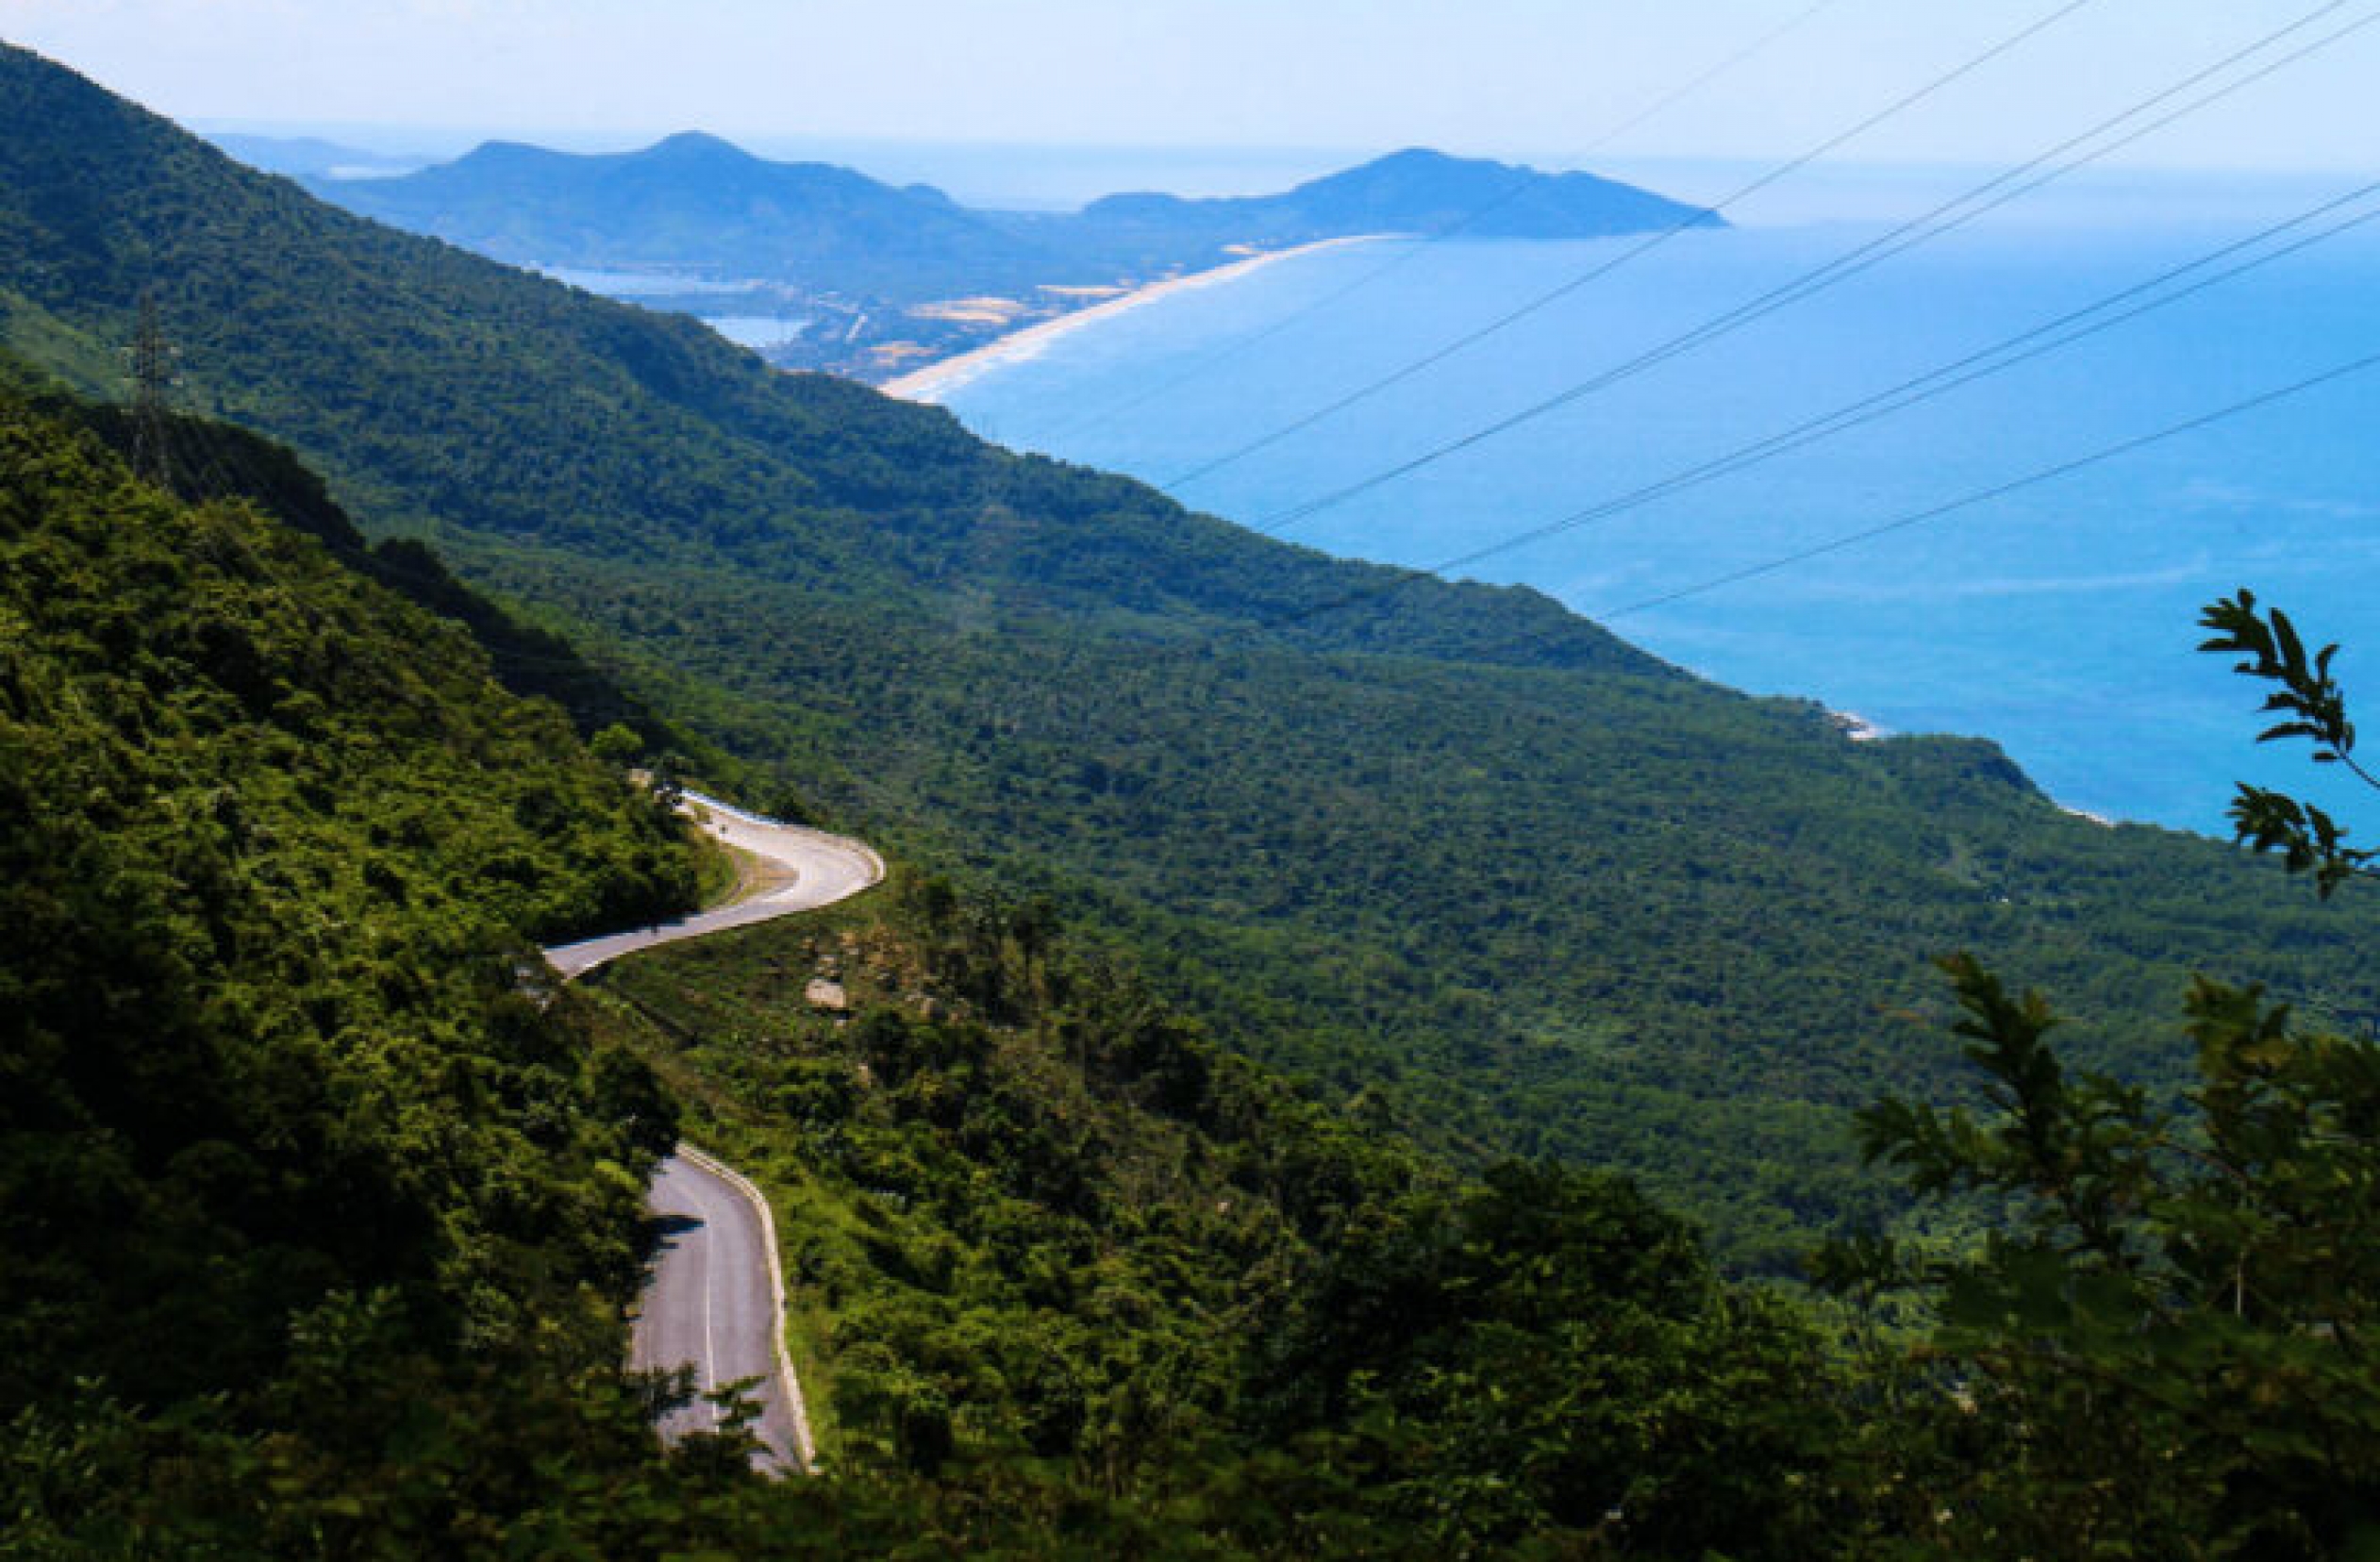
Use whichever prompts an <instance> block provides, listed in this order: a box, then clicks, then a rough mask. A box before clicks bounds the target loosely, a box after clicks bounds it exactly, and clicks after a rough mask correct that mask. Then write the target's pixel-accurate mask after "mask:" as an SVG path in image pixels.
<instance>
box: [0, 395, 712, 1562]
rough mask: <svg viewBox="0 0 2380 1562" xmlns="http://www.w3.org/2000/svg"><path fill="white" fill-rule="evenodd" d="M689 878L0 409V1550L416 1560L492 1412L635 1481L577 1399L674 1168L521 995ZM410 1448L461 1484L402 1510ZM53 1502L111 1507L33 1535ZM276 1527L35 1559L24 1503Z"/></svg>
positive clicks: (264, 570) (412, 672) (621, 1412)
mask: <svg viewBox="0 0 2380 1562" xmlns="http://www.w3.org/2000/svg"><path fill="white" fill-rule="evenodd" d="M693 876H694V874H693V861H692V857H691V854H690V853H689V851H688V850H687V848H686V845H685V843H684V841H683V840H682V839H681V838H680V836H679V833H678V830H677V828H676V826H675V825H674V823H673V822H671V821H670V820H668V819H667V818H666V817H665V816H664V815H663V814H662V813H661V811H660V810H658V809H657V808H656V807H655V806H654V805H653V804H652V802H651V801H650V800H649V799H648V798H646V797H644V796H642V795H641V794H640V793H638V792H637V791H636V790H634V789H632V788H630V787H629V786H628V785H627V784H626V782H625V781H624V778H623V777H621V776H620V775H619V774H618V773H616V772H614V771H612V770H611V769H609V768H608V767H607V766H605V765H603V764H600V763H598V762H597V761H595V760H594V759H593V758H591V756H589V755H588V754H587V753H586V751H585V750H583V749H581V748H579V747H578V746H577V744H576V743H575V741H574V739H573V738H572V736H571V734H570V731H569V728H568V726H567V724H566V723H564V722H563V720H562V718H561V716H560V714H559V713H558V711H556V710H555V709H554V708H553V707H551V706H544V705H533V704H529V703H525V702H523V701H520V700H517V699H515V698H513V697H511V696H509V695H508V694H506V693H505V692H504V691H503V690H500V689H499V688H497V687H496V686H495V685H494V684H493V683H492V682H491V679H490V677H489V670H488V664H487V661H486V658H485V657H484V656H483V655H482V654H481V653H480V652H479V650H478V648H477V647H475V646H474V644H473V643H472V642H471V640H469V638H468V637H467V636H466V635H464V634H463V633H462V632H461V631H460V630H459V629H458V628H457V627H456V626H454V625H453V624H450V623H443V622H441V621H440V620H437V619H435V618H433V617H432V616H430V615H429V614H427V613H424V612H423V611H422V610H421V609H419V608H417V607H412V606H410V605H409V604H407V603H406V602H404V601H403V600H402V599H400V598H398V597H396V596H395V595H393V594H392V593H391V592H389V591H387V590H383V589H382V588H380V587H378V586H376V585H374V583H373V582H371V581H370V580H368V579H366V578H364V577H363V576H361V575H359V574H357V573H354V572H353V571H351V570H349V569H347V568H345V567H344V566H342V565H341V564H340V563H339V562H338V561H337V560H336V559H335V558H334V557H332V556H331V555H330V554H329V552H328V551H327V550H325V548H324V547H323V546H321V545H320V544H318V543H317V542H316V541H314V540H312V539H310V538H308V537H306V536H304V535H302V534H300V533H298V532H296V531H294V530H292V529H291V528H289V527H286V526H284V525H282V524H280V523H277V522H275V521H272V520H270V519H269V518H266V517H264V516H262V515H259V514H258V513H257V512H256V511H255V510H254V509H253V508H251V507H247V506H245V505H241V504H236V503H229V502H216V503H209V504H206V505H201V506H195V507H192V506H183V505H180V504H177V503H175V502H174V501H173V500H171V499H170V498H168V497H166V496H164V495H162V494H159V493H158V492H156V491H154V490H149V489H147V488H145V487H144V486H142V485H140V484H138V483H136V482H134V481H133V480H132V479H131V477H130V476H129V474H127V473H126V472H125V470H124V468H123V467H122V466H121V464H120V463H118V462H117V461H116V460H115V459H114V457H112V456H111V455H110V454H109V453H108V451H107V450H106V449H105V448H104V446H102V445H101V444H100V442H99V441H98V440H95V439H93V438H92V436H91V435H90V434H89V433H88V432H86V431H85V430H84V429H82V428H81V427H79V426H78V425H77V424H76V423H75V421H74V420H71V419H66V418H60V417H58V416H56V415H54V414H52V413H50V412H46V411H43V410H41V409H38V408H35V407H30V406H28V405H27V404H26V403H25V402H24V401H22V400H21V399H19V398H18V397H17V396H16V395H15V394H14V393H13V392H8V391H0V925H5V926H6V927H7V929H8V938H7V939H6V940H5V942H4V943H0V1241H5V1243H6V1246H7V1250H8V1253H9V1255H11V1256H10V1261H9V1263H8V1265H7V1266H6V1267H5V1272H0V1400H5V1402H6V1403H7V1404H8V1406H9V1413H8V1418H7V1421H6V1423H5V1425H0V1446H4V1447H5V1449H6V1453H5V1454H0V1466H7V1467H8V1469H9V1470H10V1472H11V1473H10V1474H9V1476H8V1487H9V1491H8V1511H9V1514H10V1520H9V1524H10V1540H11V1543H12V1547H13V1546H14V1545H15V1544H16V1543H18V1542H22V1543H23V1545H24V1546H25V1548H26V1549H27V1550H28V1553H29V1554H140V1553H141V1552H143V1551H148V1550H149V1549H150V1548H152V1547H155V1548H158V1550H157V1551H156V1552H155V1554H226V1555H229V1554H239V1555H247V1554H255V1553H257V1552H258V1551H263V1550H268V1549H273V1547H274V1543H275V1539H276V1537H277V1538H279V1539H281V1540H285V1541H287V1542H288V1543H289V1544H290V1547H291V1550H292V1551H295V1550H297V1549H299V1548H300V1546H301V1545H304V1546H306V1548H307V1549H308V1550H311V1551H312V1553H313V1554H324V1553H325V1549H327V1550H328V1551H330V1552H332V1553H336V1552H338V1551H339V1550H340V1549H341V1547H343V1546H344V1545H345V1544H347V1541H346V1540H345V1539H343V1538H338V1537H346V1536H349V1535H351V1534H353V1533H355V1532H358V1531H364V1530H367V1529H369V1528H372V1527H374V1523H373V1521H372V1520H370V1519H369V1518H368V1516H367V1513H366V1510H365V1508H364V1507H363V1506H362V1505H360V1504H361V1503H363V1502H369V1503H371V1504H379V1507H378V1514H379V1517H380V1519H381V1520H385V1521H386V1522H387V1523H388V1525H389V1527H388V1529H387V1531H386V1533H385V1535H384V1537H383V1543H385V1544H389V1545H393V1546H396V1547H398V1548H399V1549H406V1548H408V1547H410V1548H412V1549H415V1550H417V1551H420V1552H444V1551H447V1550H448V1547H449V1545H450V1544H451V1543H452V1540H451V1537H441V1535H440V1534H436V1533H424V1532H421V1531H417V1530H410V1529H408V1528H407V1527H405V1526H404V1525H402V1524H400V1523H397V1522H396V1521H395V1520H394V1518H393V1515H392V1511H391V1510H393V1509H394V1508H396V1507H398V1506H401V1505H402V1504H404V1503H405V1502H407V1501H408V1500H409V1499H410V1498H418V1497H428V1496H430V1494H431V1493H433V1492H435V1493H436V1495H435V1498H434V1499H433V1501H434V1503H435V1504H439V1505H440V1511H441V1514H443V1515H445V1516H449V1517H451V1516H452V1515H453V1514H455V1513H457V1512H467V1511H468V1510H469V1509H470V1508H471V1507H472V1506H473V1505H474V1504H476V1503H478V1502H481V1501H483V1500H486V1499H488V1498H489V1497H490V1494H491V1493H492V1492H493V1491H495V1490H498V1489H500V1488H502V1487H504V1486H505V1485H506V1483H507V1482H508V1480H509V1479H510V1478H511V1476H512V1475H513V1474H514V1473H516V1472H517V1467H515V1466H514V1465H512V1463H511V1462H510V1461H511V1460H512V1459H513V1458H514V1456H515V1454H517V1452H518V1451H517V1450H511V1449H508V1448H505V1447H504V1446H502V1445H504V1444H505V1443H506V1441H507V1437H506V1435H505V1434H502V1433H497V1432H495V1431H494V1430H493V1427H492V1424H491V1423H492V1421H494V1420H496V1419H500V1418H492V1417H491V1416H490V1415H489V1411H490V1409H491V1406H494V1405H496V1404H505V1403H509V1404H510V1405H511V1406H512V1413H513V1414H515V1415H517V1416H518V1418H519V1421H520V1423H522V1424H537V1425H539V1426H540V1427H541V1434H542V1435H543V1436H544V1437H548V1438H551V1439H553V1440H554V1442H555V1443H556V1444H557V1445H561V1444H567V1443H568V1442H569V1441H571V1440H572V1439H574V1438H581V1437H583V1438H586V1439H587V1440H588V1442H589V1445H590V1447H589V1452H590V1454H592V1447H593V1445H598V1444H602V1445H607V1446H608V1448H609V1449H610V1454H607V1455H606V1456H607V1457H615V1458H616V1457H619V1456H620V1455H622V1454H626V1455H627V1456H628V1460H629V1461H632V1460H633V1457H634V1455H635V1454H637V1453H638V1452H640V1450H639V1449H638V1445H637V1443H636V1441H635V1440H633V1439H634V1437H635V1434H636V1420H635V1417H634V1415H633V1413H632V1411H631V1410H630V1407H629V1405H628V1403H627V1396H626V1395H625V1393H624V1391H623V1390H619V1389H614V1390H613V1391H612V1393H613V1396H614V1398H615V1399H616V1400H617V1402H618V1403H617V1404H616V1405H615V1407H614V1410H611V1411H598V1410H597V1409H595V1407H594V1405H593V1402H592V1401H589V1402H588V1403H586V1404H578V1403H576V1402H575V1396H576V1393H577V1387H576V1386H577V1384H578V1382H579V1380H580V1377H581V1374H588V1373H592V1372H603V1371H609V1370H610V1367H611V1364H612V1363H613V1362H614V1361H616V1359H617V1326H616V1323H615V1322H614V1321H613V1320H614V1319H616V1316H617V1309H618V1306H619V1305H620V1304H621V1302H622V1301H623V1300H624V1298H625V1297H626V1296H627V1295H628V1294H629V1293H630V1291H631V1289H632V1288H633V1286H634V1282H635V1277H636V1273H637V1265H636V1258H637V1255H636V1253H635V1251H634V1246H633V1243H634V1233H635V1229H636V1226H635V1221H636V1209H637V1193H638V1188H639V1184H640V1181H641V1172H642V1169H643V1167H644V1166H645V1165H646V1164H647V1163H648V1162H649V1160H650V1159H651V1158H652V1157H653V1156H654V1155H657V1154H658V1153H659V1151H660V1150H662V1149H664V1148H666V1147H667V1145H668V1144H669V1143H670V1142H671V1140H672V1138H673V1137H674V1125H673V1122H672V1120H671V1116H670V1114H669V1112H668V1110H667V1108H666V1105H665V1103H664V1102H663V1101H662V1098H661V1097H660V1096H659V1095H658V1093H657V1090H656V1089H655V1088H654V1086H653V1084H652V1081H651V1080H650V1078H649V1076H646V1075H645V1074H644V1072H643V1071H642V1070H641V1068H639V1067H638V1066H637V1065H635V1064H634V1063H633V1062H631V1061H630V1060H629V1059H627V1058H626V1057H625V1056H624V1055H619V1054H616V1053H609V1054H607V1053H603V1052H599V1051H595V1050H592V1049H591V1048H590V1047H589V1046H588V1044H587V1042H588V1039H587V1037H586V1036H585V1034H584V1033H583V1032H582V1031H580V1030H578V1029H576V1028H574V1027H573V1026H570V1025H568V1024H565V1023H563V1022H561V1020H560V1018H559V1017H558V1016H555V1015H551V1014H547V1013H542V1012H541V1010H540V1008H539V1006H538V1005H536V1004H535V1003H533V1002H532V999H531V997H530V995H528V994H526V993H524V992H523V991H522V990H521V989H520V982H521V978H520V974H519V972H521V971H522V970H523V969H524V962H529V961H533V960H534V957H535V956H534V949H533V946H532V944H531V942H530V939H531V938H532V937H533V936H536V935H539V934H549V933H555V932H561V931H566V930H572V929H575V928H578V927H581V926H583V925H585V924H586V922H588V921H589V920H590V919H611V918H618V919H630V918H649V917H653V916H657V915H662V914H666V913H667V911H668V910H669V909H670V908H672V907H675V906H683V905H685V904H687V903H688V901H689V900H690V899H691V894H692V889H693ZM498 1385H504V1386H505V1387H504V1388H502V1390H501V1392H502V1393H503V1394H504V1395H508V1396H510V1397H509V1400H508V1401H507V1400H505V1399H500V1398H499V1397H498V1394H497V1392H496V1391H495V1390H496V1386H498ZM399 1405H402V1406H403V1410H402V1412H401V1413H399V1412H398V1411H397V1410H396V1408H395V1407H396V1406H399ZM615 1415H616V1419H608V1420H607V1418H611V1417H614V1416H615ZM623 1432H625V1434H626V1438H627V1440H623V1439H622V1438H621V1434H622V1433H623ZM408 1439H409V1446H408ZM431 1449H443V1450H444V1451H445V1454H444V1455H443V1457H448V1458H452V1459H455V1460H457V1461H458V1463H459V1465H460V1466H461V1467H462V1468H464V1469H467V1470H469V1471H471V1473H470V1474H468V1475H466V1476H463V1477H461V1478H460V1479H459V1480H458V1479H453V1478H452V1471H449V1477H450V1478H449V1479H448V1480H447V1481H446V1482H445V1483H444V1485H443V1489H440V1487H441V1483H440V1479H439V1477H438V1475H437V1474H436V1473H435V1472H434V1467H435V1466H436V1465H437V1464H438V1462H439V1456H437V1455H430V1456H424V1451H427V1450H431ZM392 1454H398V1455H401V1456H398V1457H395V1458H394V1459H392V1457H391V1455H392ZM118 1456H121V1457H123V1458H124V1460H125V1465H126V1466H128V1468H122V1469H118V1468H114V1467H112V1466H111V1464H110V1463H109V1460H110V1459H111V1458H113V1457H118ZM191 1459H197V1460H199V1461H200V1468H201V1469H203V1470H204V1471H205V1472H206V1473H204V1474H203V1475H198V1476H191V1475H190V1474H188V1473H184V1474H180V1475H176V1474H175V1473H174V1471H175V1470H177V1469H182V1470H185V1471H187V1469H188V1468H189V1467H188V1466H187V1464H186V1461H188V1460H191ZM391 1463H393V1464H395V1465H396V1466H398V1467H399V1468H397V1469H394V1470H391V1468H390V1467H391ZM408 1465H409V1466H410V1468H405V1467H407V1466H408ZM85 1481H89V1482H90V1483H91V1484H92V1485H93V1486H94V1487H107V1488H108V1489H107V1490H106V1491H105V1492H104V1494H103V1493H101V1492H97V1491H93V1492H91V1493H88V1494H86V1495H85V1496H84V1497H82V1498H74V1497H62V1496H61V1495H60V1493H61V1492H65V1491H70V1490H72V1489H73V1488H74V1487H75V1484H76V1483H80V1482H85ZM177 1486H179V1487H184V1488H187V1489H185V1490H184V1491H183V1492H182V1493H181V1494H180V1495H179V1496H177V1495H176V1493H175V1487H177ZM276 1490H277V1497H276V1498H275V1501H274V1503H273V1504H272V1505H271V1506H270V1507H269V1508H266V1509H264V1510H263V1511H261V1512H258V1511H257V1510H255V1509H253V1508H252V1509H250V1510H249V1511H248V1512H247V1513H245V1514H244V1515H241V1516H240V1517H238V1518H236V1519H233V1520H229V1521H227V1523H226V1527H225V1531H224V1532H223V1533H222V1534H221V1535H220V1537H217V1539H216V1540H215V1541H213V1542H211V1543H210V1542H208V1540H207V1538H206V1537H204V1536H201V1535H190V1536H186V1537H184V1541H183V1543H181V1544H175V1543H170V1542H167V1541H164V1540H161V1539H154V1538H153V1539H150V1540H147V1541H145V1542H144V1543H143V1544H141V1545H140V1546H132V1545H124V1546H122V1547H121V1549H119V1548H117V1547H109V1546H95V1547H94V1548H93V1549H90V1550H86V1549H83V1548H82V1547H79V1546H66V1545H62V1544H61V1545H58V1546H57V1547H55V1548H54V1549H45V1548H44V1547H43V1546H42V1543H41V1537H42V1533H43V1529H42V1522H41V1521H40V1519H41V1510H42V1508H44V1507H47V1506H48V1505H49V1504H51V1503H53V1502H55V1503H57V1504H58V1508H59V1511H60V1513H61V1514H62V1516H64V1517H66V1518H67V1519H69V1520H71V1521H72V1522H75V1523H77V1524H79V1523H81V1522H82V1521H83V1520H84V1518H85V1515H86V1514H87V1513H88V1512H89V1511H91V1510H92V1509H93V1508H95V1507H97V1506H99V1505H102V1504H121V1503H127V1502H128V1503H130V1504H132V1507H133V1513H132V1515H131V1516H130V1517H129V1522H130V1524H131V1532H132V1533H135V1534H138V1533H140V1532H141V1530H142V1529H144V1528H145V1525H146V1523H147V1521H148V1520H147V1517H146V1509H147V1507H148V1506H149V1505H152V1504H159V1503H161V1504H164V1505H166V1506H169V1507H180V1506H183V1505H185V1504H187V1505H188V1507H189V1508H190V1509H191V1510H192V1511H199V1510H205V1509H207V1508H209V1507H210V1506H212V1505H213V1504H216V1503H217V1502H222V1503H225V1504H245V1503H253V1502H254V1501H256V1500H257V1499H258V1498H260V1497H263V1496H265V1495H266V1494H267V1493H268V1492H274V1491H276ZM401 1492H402V1493H404V1495H400V1493H401ZM362 1493H368V1494H369V1495H368V1497H361V1498H359V1496H358V1494H362ZM21 1526H22V1527H21ZM466 1527H467V1526H466ZM400 1537H401V1538H400ZM218 1546H220V1547H221V1549H220V1550H218Z"/></svg>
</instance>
